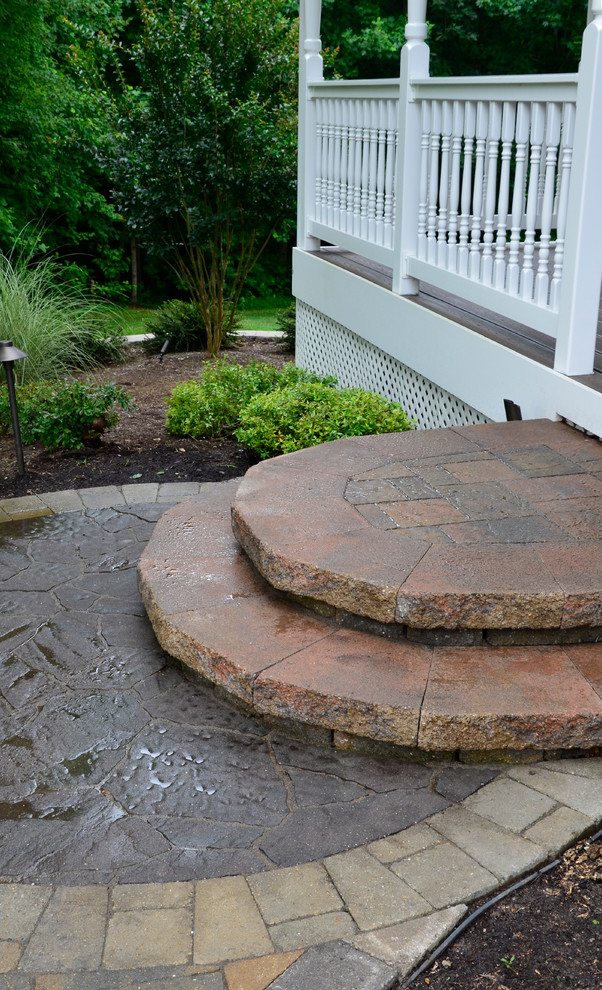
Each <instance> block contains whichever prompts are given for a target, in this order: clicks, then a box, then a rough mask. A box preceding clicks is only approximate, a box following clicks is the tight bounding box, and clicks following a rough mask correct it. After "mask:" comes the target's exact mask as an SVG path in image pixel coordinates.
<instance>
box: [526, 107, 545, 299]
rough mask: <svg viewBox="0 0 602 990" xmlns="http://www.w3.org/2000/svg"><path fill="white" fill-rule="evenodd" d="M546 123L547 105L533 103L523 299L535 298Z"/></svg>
mask: <svg viewBox="0 0 602 990" xmlns="http://www.w3.org/2000/svg"><path fill="white" fill-rule="evenodd" d="M545 123H546V111H545V105H544V104H542V103H534V104H533V113H532V117H531V134H530V144H531V154H530V156H529V188H528V190H527V210H526V220H525V242H524V245H523V264H522V275H521V283H520V290H521V296H522V297H523V299H532V298H533V259H534V255H535V225H536V222H537V207H538V205H539V202H538V201H539V171H540V166H541V149H542V145H543V139H544V129H545Z"/></svg>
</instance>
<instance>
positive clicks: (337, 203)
mask: <svg viewBox="0 0 602 990" xmlns="http://www.w3.org/2000/svg"><path fill="white" fill-rule="evenodd" d="M333 103H334V169H333V175H332V186H333V207H332V225H333V227H334V228H335V229H336V230H340V229H341V145H342V137H343V128H342V125H341V117H342V111H341V101H340V100H333Z"/></svg>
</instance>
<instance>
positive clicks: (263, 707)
mask: <svg viewBox="0 0 602 990" xmlns="http://www.w3.org/2000/svg"><path fill="white" fill-rule="evenodd" d="M550 425H556V424H521V423H518V424H517V423H515V424H508V426H511V427H519V428H520V430H521V435H522V436H523V437H524V436H525V432H524V428H525V427H526V426H529V427H530V428H531V429H532V430H533V431H534V433H535V437H534V439H533V440H530V441H529V442H530V443H534V442H535V440H536V441H537V445H538V446H542V436H541V434H542V433H544V432H545V430H546V429H547V427H549V426H550ZM492 429H494V430H500V428H499V427H495V428H490V427H478V428H477V427H468V428H466V429H462V430H457V431H445V430H444V431H433V432H430V433H423V434H411V435H408V434H405V435H402V436H401V438H399V439H404V440H408V441H411V444H412V451H413V453H414V454H415V459H417V458H420V459H426V458H428V457H432V458H438V457H440V455H441V454H442V453H443V454H444V455H445V457H446V461H445V463H449V464H457V463H468V464H470V463H476V462H478V461H479V458H476V459H475V461H472V462H471V461H464V462H459V461H451V460H450V459H449V458H450V457H451V456H452V454H451V452H450V449H449V448H450V446H451V447H454V446H455V447H457V446H460V447H461V448H462V452H463V454H464V455H466V454H475V450H474V449H473V448H474V447H476V446H477V444H476V442H475V440H474V439H472V437H473V432H472V431H474V430H492ZM559 429H560V434H558V433H556V434H555V435H556V440H557V441H558V440H559V438H560V439H561V440H562V443H561V444H560V447H562V448H563V449H562V450H560V451H559V452H558V453H557V456H563V457H565V458H566V457H567V456H568V454H567V447H568V446H570V445H571V443H572V442H573V441H574V442H575V444H576V447H578V448H579V451H581V452H582V454H585V452H586V451H589V450H590V449H591V448H588V447H585V446H583V447H582V446H581V444H587V443H589V441H586V440H585V438H583V439H582V438H580V437H579V435H578V434H574V432H573V431H572V430H570V429H569V428H564V427H562V426H560V427H559ZM504 433H505V430H500V439H502V438H503V435H504ZM464 434H467V436H465V435H464ZM490 436H491V434H490ZM396 439H398V438H396V437H393V436H390V437H378V438H361V439H360V438H358V439H354V440H353V441H344V442H340V441H339V442H337V443H335V444H330V445H325V447H323V448H314V449H313V450H311V451H301V452H299V454H294V455H290V456H289V457H285V458H279V459H275V460H273V461H269V462H266V463H265V464H262V465H260V466H258V468H254V469H252V470H251V472H250V473H249V475H247V477H246V478H245V479H244V480H243V482H242V484H241V487H240V488H239V489H238V491H239V495H238V497H237V498H236V500H235V501H234V509H233V512H234V517H235V520H236V523H235V525H236V527H237V529H238V532H239V533H241V538H242V539H244V535H242V534H243V530H244V528H245V525H246V523H245V519H246V510H248V508H249V505H250V501H249V499H250V495H249V492H250V491H253V493H254V494H253V507H254V512H255V519H257V518H259V519H260V520H268V519H269V515H270V511H271V509H270V506H271V505H272V503H273V505H272V508H273V511H274V512H275V513H277V514H278V517H279V520H280V524H279V527H278V532H279V533H280V532H282V533H287V534H288V541H289V542H288V543H286V546H287V551H288V548H289V547H290V546H294V547H299V552H301V551H302V547H303V546H307V545H310V546H311V545H313V547H314V549H315V550H316V553H318V554H319V553H321V552H322V550H321V547H322V545H323V542H324V541H325V540H326V539H327V538H328V532H327V530H328V526H329V520H331V519H332V513H331V511H330V510H333V511H334V509H335V503H336V502H337V500H341V499H343V496H344V493H345V489H346V488H347V482H348V479H349V478H350V477H353V478H358V477H359V478H360V480H361V477H362V475H363V474H364V473H366V472H367V471H373V470H374V466H373V465H374V458H375V456H376V457H377V458H378V459H379V461H380V464H381V468H382V466H383V461H386V465H385V467H386V468H388V467H389V465H390V464H391V463H400V460H399V450H398V448H397V449H396V448H395V442H396ZM493 439H494V438H493ZM375 441H376V446H377V450H376V455H375V451H374V444H375ZM488 442H492V439H490V440H489V441H488ZM518 442H520V437H519V438H518V441H517V443H518ZM549 443H551V440H550V441H549ZM384 444H390V445H391V446H390V447H389V448H388V449H383V445H384ZM371 447H372V450H371ZM479 449H480V448H479ZM550 449H552V448H551V447H550ZM429 451H430V453H429ZM594 452H595V448H594ZM456 453H460V451H458V450H457V449H456ZM406 455H407V449H406V453H405V454H404V456H406ZM540 456H541V454H540ZM575 456H576V455H575ZM316 458H317V460H316ZM481 460H485V458H481ZM592 460H593V458H592ZM333 465H335V466H336V468H337V471H338V475H337V477H338V480H336V478H334V477H333V476H334V474H335V472H334V468H333ZM303 466H305V469H304V470H301V471H300V470H299V468H300V467H303ZM601 468H602V464H601ZM377 470H379V469H378V468H377ZM576 473H578V472H576ZM289 477H290V478H293V477H294V478H295V479H296V483H295V484H296V487H295V486H290V485H289V486H288V487H286V491H287V493H288V503H287V498H286V497H285V496H284V495H283V491H284V490H285V486H284V483H283V482H284V481H286V480H287V478H289ZM377 480H380V479H377ZM333 486H334V487H335V488H336V487H337V486H338V490H339V492H340V494H338V495H333V494H332V489H333ZM236 487H237V486H236V483H229V484H227V485H219V486H215V487H208V488H206V489H204V490H203V492H202V493H201V495H200V496H199V497H198V498H196V499H193V500H191V501H188V502H184V503H182V504H180V505H178V506H176V507H175V508H173V509H171V510H168V511H167V512H166V513H165V514H164V515H163V516H162V517H161V519H160V520H159V522H158V523H157V525H156V527H155V530H154V533H153V537H152V539H151V541H150V543H149V544H148V546H147V548H146V550H145V552H144V554H143V556H142V559H141V561H140V567H139V581H140V588H141V592H142V595H143V599H144V602H145V605H146V608H147V611H148V614H149V616H150V619H151V622H152V624H153V626H154V629H155V632H156V634H157V637H158V639H159V641H160V643H161V645H162V646H163V647H164V649H166V650H167V652H169V653H171V654H172V655H173V656H175V657H178V658H179V659H180V660H181V661H183V662H184V663H186V664H187V665H189V666H190V667H191V668H193V669H194V670H196V671H198V672H199V673H200V674H202V675H203V676H204V677H206V678H208V679H209V680H210V681H211V682H213V683H214V684H216V685H218V686H219V687H220V688H221V689H223V690H224V691H225V692H226V693H228V694H229V695H230V696H231V698H232V699H233V700H234V701H236V702H239V703H242V704H244V705H245V706H247V707H251V708H252V709H253V710H254V711H255V712H256V713H257V714H258V715H260V716H262V717H265V718H267V719H268V720H271V721H278V722H284V723H287V722H289V723H290V721H293V722H295V723H301V724H302V725H304V726H311V727H312V728H313V729H314V730H316V732H317V733H318V735H319V734H320V733H322V734H323V737H324V739H325V740H330V739H333V740H334V742H335V744H340V745H352V744H354V743H355V741H356V737H362V738H368V739H371V740H375V741H377V742H382V743H393V744H395V745H397V746H402V747H405V748H407V749H416V750H421V751H423V752H427V753H436V752H439V753H441V752H444V753H449V752H450V751H451V752H455V751H462V752H463V753H466V754H468V753H471V754H473V756H474V755H475V754H476V753H477V752H480V753H481V754H482V753H483V752H485V753H487V754H489V755H490V756H491V757H492V758H493V757H494V756H495V757H496V758H497V757H499V756H500V754H501V753H502V752H506V753H514V754H516V752H517V751H523V752H525V751H526V752H527V753H532V752H533V751H536V752H541V751H548V752H550V751H559V750H563V751H567V750H569V751H570V750H573V751H579V750H588V749H592V748H595V747H597V746H599V745H600V744H601V743H602V649H601V648H600V647H599V646H597V645H595V644H570V643H567V644H564V645H562V646H558V645H532V644H528V645H526V646H517V645H515V644H510V645H506V644H503V645H494V644H492V643H491V642H484V641H482V640H478V631H477V632H475V631H474V630H472V631H469V632H470V633H471V635H473V636H476V637H477V639H476V640H472V641H471V642H470V643H468V644H466V645H458V644H457V643H456V644H454V643H451V644H450V643H446V642H444V641H442V642H441V643H439V644H436V643H429V644H425V643H420V642H415V641H411V640H410V639H407V638H405V637H404V636H403V625H401V624H395V623H393V622H391V621H390V619H389V620H388V621H387V620H383V619H382V615H381V613H378V615H377V618H375V619H370V620H365V619H363V618H362V617H361V616H360V617H357V615H355V616H354V614H353V613H356V612H358V611H359V609H357V608H356V605H357V599H361V600H363V598H362V596H363V588H364V584H363V583H362V582H363V580H364V578H365V575H366V572H367V571H369V570H370V568H372V572H374V571H375V570H378V568H379V567H381V566H383V567H385V568H386V567H387V566H388V565H387V563H386V562H385V564H384V565H381V564H380V563H379V561H378V555H377V554H372V555H370V544H369V543H368V544H365V547H366V548H367V549H366V552H365V554H364V555H363V556H359V557H358V558H357V569H358V570H360V571H363V576H362V579H361V580H360V581H359V588H358V589H357V595H356V593H355V591H354V590H353V589H354V586H353V583H352V581H351V580H349V581H347V583H346V585H345V588H346V591H345V597H344V598H343V600H342V602H340V603H339V604H338V606H333V605H329V604H328V602H327V601H326V606H325V607H324V611H325V612H326V613H328V614H323V615H320V614H318V613H316V612H312V611H308V610H307V609H305V608H304V607H302V606H301V605H299V604H296V603H294V602H292V601H289V600H286V599H285V598H284V597H283V595H282V593H281V592H279V591H277V590H275V589H274V588H272V587H271V586H270V585H269V584H268V583H267V582H266V581H265V580H264V579H263V578H262V577H261V576H260V575H259V574H258V573H257V571H256V570H255V568H254V567H253V566H252V565H251V564H250V562H249V560H248V558H247V557H246V555H245V554H244V552H243V551H242V550H241V547H240V546H239V544H238V542H237V540H236V539H235V538H234V535H233V532H232V527H231V525H230V505H231V503H232V502H233V500H234V497H235V495H236ZM295 492H296V493H297V498H296V499H295V498H294V497H293V496H294V493H295ZM308 493H311V503H312V505H313V506H314V508H315V507H316V504H319V505H320V506H321V507H322V508H321V511H320V512H317V513H315V515H313V516H312V515H310V516H309V517H308V516H306V517H305V521H303V518H302V512H303V511H305V512H307V509H303V510H302V509H299V511H297V509H298V507H299V506H301V505H302V504H304V505H305V506H307V503H308V501H310V498H308ZM592 497H594V496H592ZM575 498H579V499H580V498H581V496H575ZM343 500H344V499H343ZM425 501H426V500H425ZM431 501H432V500H431ZM346 504H347V505H348V506H349V509H350V511H352V512H356V508H355V506H354V505H352V504H351V503H348V502H347V503H346ZM358 504H359V503H358ZM362 504H367V503H362ZM375 504H376V503H375ZM241 506H244V507H245V513H242V512H241V511H240V509H241ZM335 515H336V512H335ZM511 518H516V517H511ZM361 522H362V520H361V519H360V523H361ZM367 526H368V527H369V529H367V528H366V527H364V526H362V525H360V527H359V528H358V530H356V531H353V530H352V531H351V534H350V538H351V539H352V540H353V534H354V532H355V533H361V532H363V533H364V534H365V533H367V532H370V533H371V534H372V535H373V536H376V537H378V536H379V535H382V534H381V533H380V531H377V530H374V529H373V527H372V525H371V524H370V523H367ZM303 534H306V535H305V537H304V538H303ZM385 535H386V531H385ZM423 535H424V534H423ZM337 539H338V537H337ZM412 540H413V541H414V542H419V543H421V544H422V545H423V553H424V552H425V548H424V544H425V542H426V541H424V540H416V539H415V538H414V537H412ZM343 542H344V541H343V540H342V539H341V540H339V543H338V546H342V543H343ZM375 542H376V541H375ZM433 545H436V544H435V541H432V542H429V543H428V544H427V546H429V547H430V546H433ZM459 545H460V546H461V544H459ZM567 545H568V543H567ZM264 546H267V543H266V544H263V543H262V544H260V546H259V549H260V550H261V552H263V550H264ZM502 549H504V548H503V546H502ZM290 556H291V559H293V555H292V554H291V555H290ZM352 573H353V572H352V569H351V567H350V574H352ZM333 583H334V584H335V585H336V584H337V580H336V579H335V580H334V582H333ZM340 583H341V582H339V586H340ZM300 586H301V587H300V590H299V584H298V585H296V587H295V593H300V594H303V593H304V592H305V591H307V588H306V587H305V586H304V584H303V581H301V582H300ZM378 587H379V588H380V592H379V593H378V594H374V595H372V598H371V600H372V601H373V602H374V601H378V598H379V595H380V596H381V598H382V589H383V588H387V587H388V585H386V584H385V583H382V582H381V583H380V584H379V585H378ZM326 590H327V591H328V589H327V588H326ZM316 597H317V596H316ZM392 597H393V596H392V595H390V596H389V599H390V600H392ZM321 601H322V602H324V601H325V597H323V598H321ZM337 601H338V599H337ZM350 606H351V607H350ZM379 623H382V625H379ZM344 624H345V625H344ZM354 624H355V628H349V625H352V626H353V625H354ZM393 631H394V634H393V635H392V636H391V635H390V633H391V632H393ZM400 632H401V633H402V635H401V636H400V635H399V633H400ZM502 632H503V630H502V631H500V635H501V633H502ZM383 633H388V635H383ZM444 633H445V631H443V632H442V633H441V635H442V636H443V635H444Z"/></svg>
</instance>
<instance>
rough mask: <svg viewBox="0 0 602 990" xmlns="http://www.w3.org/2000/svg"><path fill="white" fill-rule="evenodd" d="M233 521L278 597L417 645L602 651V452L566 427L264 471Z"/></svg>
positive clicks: (332, 452)
mask: <svg viewBox="0 0 602 990" xmlns="http://www.w3.org/2000/svg"><path fill="white" fill-rule="evenodd" d="M232 518H233V526H234V531H235V533H236V536H237V538H238V539H239V541H240V543H241V545H242V546H243V547H244V549H245V551H246V552H247V554H248V556H249V557H250V559H251V560H252V561H253V564H254V565H255V567H256V568H257V570H258V571H259V572H260V573H261V574H262V575H263V576H264V577H265V578H266V580H268V581H269V582H270V584H272V585H273V586H274V587H275V588H278V589H280V590H283V591H285V592H288V593H291V594H293V595H296V596H302V597H303V598H304V599H305V600H306V602H307V603H309V602H310V601H313V602H321V603H323V604H326V605H330V606H332V607H334V608H337V609H342V610H344V611H346V612H349V613H352V614H357V615H360V616H364V617H367V618H370V619H373V620H375V621H378V622H382V623H386V624H391V625H396V624H397V625H402V626H405V627H408V628H409V629H410V630H413V631H416V630H424V631H425V632H424V633H423V635H421V636H417V635H416V633H415V632H413V633H412V634H411V635H412V638H414V639H416V638H418V639H421V640H422V641H430V642H433V643H438V642H441V641H442V639H441V634H440V631H441V630H460V631H461V634H460V636H459V637H453V636H448V637H447V641H448V642H452V641H455V642H457V643H458V645H462V644H465V643H467V642H468V641H469V640H470V637H469V636H467V635H466V632H467V631H469V630H474V631H476V633H477V636H476V638H475V639H474V641H475V642H476V641H479V640H480V639H481V640H482V639H483V638H485V639H488V640H490V641H491V642H492V643H495V644H499V643H506V644H508V643H532V644H534V643H539V644H541V645H545V644H549V643H551V642H561V643H573V642H580V641H584V642H597V641H599V640H600V639H601V638H602V628H601V627H602V448H601V446H600V443H599V442H598V441H597V440H593V439H588V438H586V437H584V436H583V435H582V434H579V433H578V432H577V431H575V430H573V429H572V428H571V427H568V426H566V425H565V424H562V423H552V422H550V421H548V420H536V421H531V422H521V423H502V424H491V425H486V426H469V427H460V428H454V429H446V430H437V431H424V432H420V433H419V432H416V433H402V434H387V435H384V436H378V437H355V438H352V439H345V440H339V441H336V442H335V443H330V444H324V445H323V446H321V447H313V448H309V449H308V450H305V451H301V452H299V453H297V454H294V455H289V456H288V457H281V458H275V459H274V460H272V461H267V462H264V463H262V464H258V465H256V466H255V467H254V468H251V470H250V471H249V472H248V473H247V475H246V476H245V478H244V479H243V481H242V483H241V485H240V488H239V490H238V493H237V496H236V499H235V500H234V504H233V507H232ZM427 630H433V631H436V632H433V633H432V634H427V633H426V631H427ZM502 630H503V631H504V632H503V634H502V635H500V634H499V632H498V631H502ZM521 630H525V631H527V632H524V633H520V632H519V631H521ZM552 631H554V632H552Z"/></svg>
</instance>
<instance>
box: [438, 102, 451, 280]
mask: <svg viewBox="0 0 602 990" xmlns="http://www.w3.org/2000/svg"><path fill="white" fill-rule="evenodd" d="M452 122H453V113H452V104H451V103H450V102H449V100H444V101H443V108H442V115H441V175H440V176H439V223H438V227H437V265H438V266H439V268H446V267H447V229H448V226H447V225H448V218H449V213H448V208H449V173H450V149H451V134H452Z"/></svg>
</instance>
